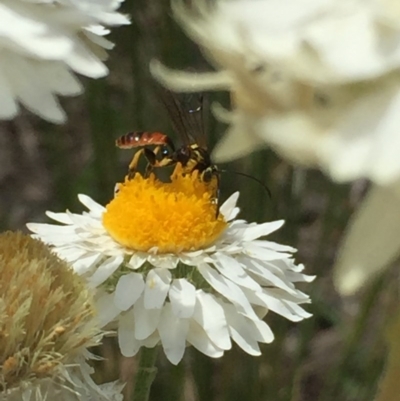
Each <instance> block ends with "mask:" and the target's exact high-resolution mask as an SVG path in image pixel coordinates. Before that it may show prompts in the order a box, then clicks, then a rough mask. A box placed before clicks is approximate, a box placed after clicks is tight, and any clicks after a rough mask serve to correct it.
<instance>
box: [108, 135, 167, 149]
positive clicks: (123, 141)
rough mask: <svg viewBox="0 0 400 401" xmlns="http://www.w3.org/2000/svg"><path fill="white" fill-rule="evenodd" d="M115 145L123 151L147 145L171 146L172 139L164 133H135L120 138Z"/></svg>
mask: <svg viewBox="0 0 400 401" xmlns="http://www.w3.org/2000/svg"><path fill="white" fill-rule="evenodd" d="M115 144H116V145H117V146H118V147H119V148H121V149H132V148H136V147H140V146H146V145H156V146H157V145H170V139H169V138H168V136H167V135H165V134H163V133H162V132H142V131H135V132H129V133H128V134H126V135H122V136H120V137H119V138H117V140H116V141H115Z"/></svg>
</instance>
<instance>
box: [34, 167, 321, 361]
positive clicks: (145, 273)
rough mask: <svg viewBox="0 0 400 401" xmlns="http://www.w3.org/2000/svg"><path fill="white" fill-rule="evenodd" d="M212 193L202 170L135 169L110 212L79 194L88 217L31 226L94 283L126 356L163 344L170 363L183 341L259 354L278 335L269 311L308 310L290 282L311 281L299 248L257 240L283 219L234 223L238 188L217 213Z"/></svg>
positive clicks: (216, 350)
mask: <svg viewBox="0 0 400 401" xmlns="http://www.w3.org/2000/svg"><path fill="white" fill-rule="evenodd" d="M213 191H215V188H214V189H213V190H212V189H210V188H209V187H208V184H206V183H204V182H202V181H200V180H199V179H198V176H197V174H196V173H194V174H192V175H182V173H179V171H178V173H174V175H173V176H172V182H171V183H161V182H160V181H158V180H157V179H155V178H154V176H153V177H150V178H149V179H144V178H142V177H141V176H139V175H138V174H137V175H136V176H135V177H134V179H132V180H128V181H125V183H124V184H121V185H120V186H119V191H118V194H117V195H116V197H115V199H114V200H113V201H111V202H110V204H109V205H108V206H107V207H106V208H104V207H102V206H100V205H98V204H97V203H95V202H94V201H93V200H92V199H90V198H89V197H87V196H84V195H80V196H79V199H80V201H81V202H82V203H83V204H84V205H85V206H86V207H87V208H88V209H89V212H88V213H83V214H73V213H69V212H67V213H50V212H49V213H48V216H49V217H51V218H52V219H54V220H56V221H57V222H59V223H62V224H63V225H49V224H34V223H30V224H29V225H28V227H29V229H30V230H31V231H33V232H34V233H36V236H37V237H39V238H41V239H42V240H43V241H45V242H46V243H48V244H51V245H52V246H53V247H54V250H55V251H56V252H57V254H58V255H60V256H61V257H62V258H64V259H66V260H67V261H68V262H70V263H71V264H72V266H73V268H74V270H75V271H76V272H77V273H79V274H81V275H82V276H84V277H85V278H86V280H87V282H88V284H89V286H90V287H93V288H97V289H98V309H99V311H100V312H99V313H100V318H102V320H103V323H104V324H107V323H109V322H113V321H114V322H116V323H117V324H118V339H119V345H120V348H121V351H122V353H123V354H124V355H125V356H132V355H135V354H136V353H137V352H138V350H139V349H140V347H142V346H145V347H154V346H155V345H156V344H158V343H160V342H161V344H162V346H163V349H164V351H165V354H166V356H167V358H168V359H169V360H170V362H171V363H173V364H177V363H179V361H180V360H181V359H182V357H183V355H184V351H185V347H186V346H187V344H189V345H193V346H194V347H195V348H197V349H198V350H199V351H201V352H202V353H204V354H205V355H208V356H210V357H213V358H218V357H221V356H222V355H223V354H224V352H225V351H226V350H228V349H230V348H231V340H233V341H234V342H236V343H237V344H238V345H239V346H240V347H241V348H242V349H243V350H244V351H245V352H247V353H249V354H251V355H259V354H260V348H259V345H258V343H269V342H271V341H272V340H273V338H274V337H273V334H272V331H271V329H270V328H269V326H268V325H267V324H266V323H265V322H264V321H263V320H262V319H263V317H264V316H265V315H266V313H267V312H268V311H272V312H275V313H277V314H280V315H282V316H284V317H285V318H287V319H289V320H291V321H294V322H296V321H300V320H302V319H304V318H307V317H309V316H310V314H309V313H307V312H306V311H304V310H303V309H302V308H301V307H300V306H299V304H302V303H308V302H309V297H308V296H307V295H306V294H304V293H302V292H301V291H299V290H298V289H296V287H295V285H294V283H296V282H308V281H311V280H312V279H313V278H312V277H310V276H306V275H305V274H303V273H302V270H303V266H302V265H295V264H294V261H293V258H292V253H293V252H294V251H295V250H294V249H293V248H291V247H289V246H284V245H280V244H277V243H274V242H271V241H267V240H262V239H260V237H263V236H266V235H269V234H270V233H272V232H274V231H275V230H277V229H278V228H279V227H281V226H282V224H283V222H282V221H277V222H272V223H264V224H256V223H252V224H249V223H247V222H245V221H244V220H236V219H235V217H236V215H237V214H238V212H239V209H238V208H237V207H236V201H237V199H238V194H235V195H232V196H231V197H230V198H229V199H228V200H227V201H226V202H225V203H224V204H223V205H222V206H221V208H220V211H219V215H218V217H217V215H216V207H217V206H216V204H215V202H214V201H213V195H212V194H213Z"/></svg>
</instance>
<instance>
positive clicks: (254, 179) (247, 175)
mask: <svg viewBox="0 0 400 401" xmlns="http://www.w3.org/2000/svg"><path fill="white" fill-rule="evenodd" d="M219 172H220V173H231V174H236V175H241V176H243V177H247V178H250V179H252V180H253V181H255V182H258V183H259V184H260V185H261V186H262V187H263V188H264V189H265V190H266V191H267V194H268V196H269V198H270V199H272V194H271V191H270V190H269V188H268V187H267V186H266V185H265V184H264V183H263V182H261V181H260V180H259V179H258V178H256V177H253V176H252V175H249V174H246V173H242V172H240V171H232V170H219Z"/></svg>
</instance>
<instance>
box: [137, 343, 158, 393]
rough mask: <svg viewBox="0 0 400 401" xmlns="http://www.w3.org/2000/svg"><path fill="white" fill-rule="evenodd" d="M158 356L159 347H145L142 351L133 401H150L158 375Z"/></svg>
mask: <svg viewBox="0 0 400 401" xmlns="http://www.w3.org/2000/svg"><path fill="white" fill-rule="evenodd" d="M157 354H158V347H154V348H145V347H143V348H142V349H141V350H140V359H139V367H138V370H137V373H136V382H135V388H134V390H133V401H148V399H149V395H150V388H151V385H152V384H153V381H154V379H155V377H156V374H157V368H156V367H155V364H156V360H157Z"/></svg>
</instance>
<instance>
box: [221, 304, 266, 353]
mask: <svg viewBox="0 0 400 401" xmlns="http://www.w3.org/2000/svg"><path fill="white" fill-rule="evenodd" d="M223 308H224V311H225V316H226V320H227V322H228V327H229V332H230V335H231V337H232V340H233V341H235V343H236V344H237V345H239V347H240V348H242V349H243V351H245V352H247V353H248V354H249V355H254V356H258V355H261V351H260V347H259V346H258V343H257V340H256V339H255V338H254V337H253V335H252V332H251V330H249V327H248V325H247V319H246V318H245V317H244V316H241V315H239V314H238V313H237V312H236V310H235V308H234V307H233V306H232V305H228V304H226V303H223Z"/></svg>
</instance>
